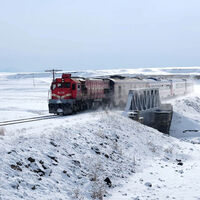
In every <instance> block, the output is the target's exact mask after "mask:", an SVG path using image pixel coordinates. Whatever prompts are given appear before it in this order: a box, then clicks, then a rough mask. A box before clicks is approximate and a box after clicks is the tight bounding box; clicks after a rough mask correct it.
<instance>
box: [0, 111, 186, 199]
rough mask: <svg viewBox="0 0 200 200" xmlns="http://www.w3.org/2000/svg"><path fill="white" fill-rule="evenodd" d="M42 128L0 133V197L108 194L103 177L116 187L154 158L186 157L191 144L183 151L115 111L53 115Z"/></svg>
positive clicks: (162, 136) (41, 197) (153, 131)
mask: <svg viewBox="0 0 200 200" xmlns="http://www.w3.org/2000/svg"><path fill="white" fill-rule="evenodd" d="M46 123H47V122H46ZM48 123H50V122H48ZM61 124H62V125H61ZM44 127H45V128H41V127H38V128H37V127H34V128H33V129H32V130H31V129H30V132H29V128H28V127H27V129H26V131H25V132H24V128H23V125H21V130H20V129H18V136H11V135H12V134H10V133H9V131H11V132H12V131H14V129H13V128H12V129H10V130H9V129H7V133H6V135H5V136H1V140H0V146H1V150H0V166H1V171H0V177H1V182H0V188H1V189H0V194H1V196H0V197H1V198H2V199H4V200H5V199H9V200H10V199H19V198H24V199H75V196H77V198H78V197H79V199H81V198H82V199H83V198H84V199H91V196H92V195H94V192H99V191H98V190H99V188H101V189H102V188H103V190H102V194H105V195H108V193H109V189H108V188H109V186H107V185H106V182H105V181H104V180H105V179H106V178H109V179H110V180H111V182H112V187H114V186H119V185H120V184H123V183H124V182H125V181H126V180H127V178H128V177H130V176H131V175H134V174H137V173H138V172H140V171H142V170H143V169H144V168H146V167H150V166H151V165H152V164H153V162H154V160H155V159H156V158H160V159H161V160H167V161H168V162H174V161H175V160H176V159H181V160H184V159H186V158H187V157H189V155H184V154H185V153H186V152H187V150H188V151H190V150H189V148H188V147H187V148H186V149H185V150H184V153H183V152H182V150H183V147H181V146H180V145H179V142H178V140H176V139H173V138H169V137H166V136H164V135H163V134H161V133H160V132H158V131H156V130H154V129H152V128H148V127H145V126H143V125H141V124H139V123H137V122H135V121H132V120H130V119H127V118H125V117H123V116H121V115H119V114H117V113H113V112H99V113H88V114H82V115H81V116H79V115H77V116H76V117H75V116H73V117H72V118H70V117H69V118H66V119H61V121H59V122H58V124H56V121H55V120H54V122H52V127H51V129H50V128H46V126H44ZM9 134H10V135H9ZM184 148H185V147H184ZM105 191H107V192H105Z"/></svg>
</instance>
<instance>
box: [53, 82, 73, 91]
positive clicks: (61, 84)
mask: <svg viewBox="0 0 200 200" xmlns="http://www.w3.org/2000/svg"><path fill="white" fill-rule="evenodd" d="M56 87H57V88H70V87H71V83H57V84H53V85H52V89H53V90H54V89H55V88H56Z"/></svg>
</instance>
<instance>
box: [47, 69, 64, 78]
mask: <svg viewBox="0 0 200 200" xmlns="http://www.w3.org/2000/svg"><path fill="white" fill-rule="evenodd" d="M59 71H62V70H60V69H50V70H45V72H51V73H52V74H53V81H54V80H55V73H56V72H59Z"/></svg>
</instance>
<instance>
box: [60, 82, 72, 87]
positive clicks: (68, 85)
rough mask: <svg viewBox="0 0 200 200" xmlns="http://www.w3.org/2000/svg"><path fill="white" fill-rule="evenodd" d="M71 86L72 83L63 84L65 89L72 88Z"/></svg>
mask: <svg viewBox="0 0 200 200" xmlns="http://www.w3.org/2000/svg"><path fill="white" fill-rule="evenodd" d="M70 86H71V84H70V83H63V84H62V87H63V88H70Z"/></svg>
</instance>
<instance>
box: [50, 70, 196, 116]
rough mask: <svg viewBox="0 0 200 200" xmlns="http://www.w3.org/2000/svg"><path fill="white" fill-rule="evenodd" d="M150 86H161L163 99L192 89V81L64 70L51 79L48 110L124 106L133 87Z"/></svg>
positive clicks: (64, 112)
mask: <svg viewBox="0 0 200 200" xmlns="http://www.w3.org/2000/svg"><path fill="white" fill-rule="evenodd" d="M147 88H158V89H159V94H160V98H161V100H162V99H167V98H171V97H175V96H180V95H185V94H188V93H190V92H192V91H193V81H192V80H191V79H169V80H168V79H162V80H159V79H156V78H151V77H150V78H141V77H123V76H119V75H114V76H110V77H106V78H83V77H72V76H71V74H67V73H63V74H62V76H61V77H60V78H55V79H54V80H53V81H52V83H51V87H50V95H49V102H48V107H49V113H53V114H62V115H67V114H72V113H76V112H79V111H83V110H87V109H95V108H98V107H100V106H102V107H118V108H124V107H125V105H126V102H127V98H128V93H129V91H130V90H134V89H147Z"/></svg>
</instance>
